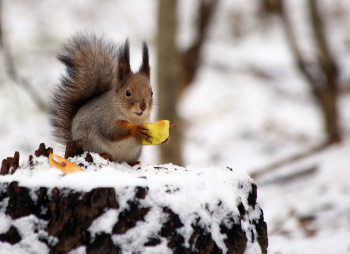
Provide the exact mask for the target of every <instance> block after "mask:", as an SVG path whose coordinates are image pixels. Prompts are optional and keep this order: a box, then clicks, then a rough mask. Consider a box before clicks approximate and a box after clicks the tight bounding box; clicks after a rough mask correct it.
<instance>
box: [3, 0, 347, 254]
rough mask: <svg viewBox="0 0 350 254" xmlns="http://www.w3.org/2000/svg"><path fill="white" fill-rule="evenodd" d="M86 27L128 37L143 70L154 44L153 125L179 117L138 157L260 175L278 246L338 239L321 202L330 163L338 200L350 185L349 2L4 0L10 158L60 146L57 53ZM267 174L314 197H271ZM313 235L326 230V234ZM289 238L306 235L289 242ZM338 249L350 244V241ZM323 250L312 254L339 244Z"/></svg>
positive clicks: (343, 209)
mask: <svg viewBox="0 0 350 254" xmlns="http://www.w3.org/2000/svg"><path fill="white" fill-rule="evenodd" d="M81 30H91V31H97V32H104V33H105V34H107V35H108V36H110V37H112V38H114V39H115V40H117V41H121V42H122V41H123V40H124V39H125V37H129V39H130V43H131V65H132V67H134V68H137V66H139V63H140V61H141V43H142V41H143V40H146V41H147V43H148V44H149V46H150V60H151V70H152V75H151V79H152V80H151V81H152V85H153V87H154V90H155V91H156V93H155V94H156V98H155V100H156V102H155V104H156V106H155V110H154V114H153V116H152V120H154V121H156V120H158V119H169V120H170V121H171V122H172V123H174V124H177V128H173V129H171V141H170V142H169V144H167V145H163V146H161V147H160V148H159V147H147V148H146V149H144V150H145V152H144V154H143V157H142V161H145V162H148V163H158V162H159V163H169V162H171V163H174V164H179V165H194V166H197V167H210V166H221V167H226V166H229V167H232V168H233V169H243V170H246V171H247V172H248V173H250V175H251V176H253V177H254V178H255V179H256V180H257V181H258V186H259V181H261V186H262V187H261V189H260V191H261V193H260V195H261V197H259V198H260V203H261V204H262V207H263V209H264V211H265V216H266V219H267V222H268V226H269V233H271V236H272V238H270V239H272V241H271V242H270V243H271V245H273V246H274V247H271V248H272V250H274V251H275V252H273V253H279V251H282V252H281V253H303V252H300V251H299V250H302V249H303V248H305V246H308V248H309V247H310V248H311V246H313V245H312V244H315V243H316V242H320V241H323V242H324V243H325V244H326V247H325V246H323V247H322V248H321V247H320V249H323V251H326V250H328V249H327V246H328V245H329V246H331V245H333V244H334V241H332V242H329V241H328V242H327V241H324V238H327V237H326V236H328V235H327V234H329V235H334V231H331V229H330V228H332V230H333V229H334V227H332V226H330V224H331V223H330V222H329V223H330V224H326V225H323V220H322V218H327V216H330V214H329V213H327V212H321V214H320V215H319V214H318V212H319V209H321V208H322V207H323V205H324V204H323V203H322V202H324V201H322V202H321V201H320V200H316V199H315V198H314V197H315V196H317V195H318V194H317V193H319V192H318V191H320V193H321V192H322V191H321V190H323V189H324V188H325V187H324V186H328V185H327V184H326V183H325V181H326V180H329V181H331V180H330V179H333V178H332V177H333V176H334V175H332V177H330V176H329V175H328V174H323V173H320V172H324V171H326V170H327V172H330V171H331V172H333V174H338V175H337V178H336V179H337V182H336V183H335V184H336V185H337V186H341V188H340V187H339V188H340V189H341V191H340V193H341V194H339V193H338V192H337V193H338V194H339V195H340V196H339V195H338V194H334V195H330V196H329V202H331V203H332V202H333V201H334V202H335V204H336V203H337V202H338V200H339V199H342V202H343V201H344V200H343V198H344V197H343V196H342V195H346V194H347V195H348V194H349V193H350V185H349V184H347V183H346V182H342V181H344V180H339V179H346V177H348V176H350V175H349V173H343V172H344V171H345V170H344V169H347V171H350V168H349V166H348V165H349V162H350V160H349V159H347V158H348V155H349V154H350V138H349V136H350V124H349V123H350V2H349V1H346V0H250V1H243V0H158V1H157V0H147V1H141V0H130V1H127V2H126V1H117V0H115V1H108V0H99V1H98V0H76V1H58V0H46V1H25V0H15V1H10V0H0V48H1V49H0V64H1V66H2V68H1V69H0V119H1V120H0V159H3V158H5V157H7V156H12V155H13V153H14V151H16V150H18V151H20V153H21V159H22V160H26V158H27V156H28V155H29V154H32V153H33V152H34V150H35V149H37V147H38V145H39V143H41V142H45V143H46V145H48V146H51V147H53V148H54V150H55V151H56V152H58V153H59V152H62V151H63V150H62V147H60V146H59V145H57V143H55V141H54V140H53V138H52V135H51V133H50V127H49V124H48V119H47V115H46V114H47V107H48V103H49V101H50V91H51V90H52V88H53V86H54V85H55V84H56V83H57V82H58V80H59V77H60V74H61V73H63V71H64V68H63V66H62V65H61V64H60V63H59V62H58V60H56V58H55V56H56V54H57V52H58V50H59V49H60V47H61V45H62V43H63V42H64V41H65V40H66V39H67V38H68V37H69V36H71V35H72V34H73V33H75V32H77V31H81ZM159 151H160V152H159ZM346 154H347V155H346ZM324 158H326V159H324ZM326 160H327V162H328V161H332V163H330V164H327V163H323V162H324V161H326ZM282 171H283V172H284V173H280V172H282ZM339 172H341V173H339ZM317 174H318V175H317ZM344 174H345V175H344ZM316 176H317V177H316ZM281 179H282V180H281ZM317 179H318V180H317ZM303 181H305V182H303ZM316 181H318V182H316ZM271 182H273V183H274V184H276V182H277V183H278V184H280V183H282V182H283V184H285V183H286V182H287V183H289V185H288V186H289V187H286V189H285V191H286V192H287V191H288V193H289V192H290V189H289V188H292V187H293V189H294V187H300V186H299V185H293V183H295V184H301V183H303V184H304V185H303V186H305V185H307V186H308V185H310V184H314V186H315V187H314V189H312V190H311V191H310V192H306V193H309V194H310V199H312V200H313V201H314V202H316V203H317V204H315V203H312V202H311V201H310V200H307V201H306V200H303V201H301V203H298V202H299V201H300V200H299V199H300V195H301V192H297V193H294V194H293V196H291V197H290V198H289V199H288V200H289V202H290V203H288V204H287V205H286V204H284V203H283V202H282V201H281V200H280V199H281V197H277V196H276V199H274V198H273V197H272V195H273V193H276V192H280V190H281V188H282V187H281V185H278V186H277V187H276V185H273V186H271ZM333 183H334V182H333ZM265 185H266V186H267V187H266V186H265ZM259 188H260V187H259ZM283 188H284V187H283ZM329 188H331V187H329ZM276 190H277V191H276ZM302 190H303V189H302V188H301V189H300V190H299V191H302ZM282 192H283V191H282ZM322 193H323V192H322ZM337 195H338V196H337ZM305 196H307V197H308V195H307V194H306V195H305ZM335 197H336V198H335ZM339 197H341V198H339ZM278 198H279V199H278ZM338 198H339V199H338ZM272 200H274V201H275V203H274V205H272V204H270V203H269V202H268V201H272ZM326 200H327V199H326ZM345 200H346V201H347V200H348V199H345ZM309 201H310V202H311V203H309V205H307V207H308V208H305V203H308V202H309ZM281 202H282V203H281ZM348 203H350V202H348ZM327 204H328V203H327ZM332 204H333V203H332ZM264 205H265V208H264ZM328 205H329V204H328ZM301 207H302V208H301ZM315 207H316V208H315ZM326 207H329V206H326ZM332 207H333V206H332ZM299 208H300V209H301V210H300V209H299ZM316 210H317V211H316ZM325 210H327V209H325ZM331 210H332V209H331ZM321 211H323V210H321ZM332 211H333V212H334V213H337V216H339V217H341V219H339V220H338V221H337V223H338V224H339V225H340V224H341V225H342V226H341V227H340V228H341V232H342V233H340V235H341V237H340V238H339V239H346V237H348V236H349V231H350V226H349V225H350V208H349V205H347V206H346V205H345V206H344V205H341V206H337V205H334V209H333V210H332ZM334 213H332V216H333V215H334ZM338 213H340V214H338ZM344 222H345V224H344ZM337 223H335V224H337ZM332 225H334V223H333V224H332ZM321 229H325V231H322V230H321ZM327 229H329V230H328V231H327ZM336 229H337V230H338V229H339V228H337V227H336ZM317 231H320V232H325V233H323V235H322V234H318V235H321V238H320V237H319V238H317V237H315V235H316V232H317ZM292 236H293V237H294V238H293V239H294V240H295V239H299V240H300V241H299V243H301V244H299V245H293V246H292V245H291V244H290V242H293V241H290V239H292V238H291V237H292ZM298 237H299V238H298ZM305 237H306V238H305ZM307 237H314V238H312V239H309V238H307ZM322 237H324V238H322ZM305 239H306V240H305ZM327 239H328V240H329V237H328V238H327ZM287 243H288V244H287ZM308 244H309V245H308ZM327 244H328V245H327ZM339 246H344V249H341V250H342V251H343V250H347V251H348V252H346V253H349V251H350V246H349V245H348V246H345V245H344V244H343V245H339ZM288 248H289V249H288ZM339 248H340V247H339ZM320 249H317V248H316V249H315V250H316V252H315V253H330V252H320ZM286 250H288V251H290V252H284V251H286ZM304 253H305V252H304ZM310 253H311V252H310ZM333 253H336V252H333ZM338 253H341V252H338ZM344 253H345V252H344Z"/></svg>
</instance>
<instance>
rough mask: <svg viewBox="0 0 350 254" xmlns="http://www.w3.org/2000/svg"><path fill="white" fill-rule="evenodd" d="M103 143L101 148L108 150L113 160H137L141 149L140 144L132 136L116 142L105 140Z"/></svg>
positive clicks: (128, 161) (129, 161)
mask: <svg viewBox="0 0 350 254" xmlns="http://www.w3.org/2000/svg"><path fill="white" fill-rule="evenodd" d="M103 145H104V146H105V147H103V148H104V149H103V150H105V151H108V154H109V155H111V156H112V157H113V160H116V161H125V162H127V163H132V162H135V161H137V160H138V158H139V157H140V155H141V151H142V146H141V145H140V144H139V143H138V142H137V141H136V139H135V138H133V137H131V138H127V139H124V140H121V141H117V142H110V141H107V142H105V143H104V144H103Z"/></svg>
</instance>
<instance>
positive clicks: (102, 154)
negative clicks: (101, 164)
mask: <svg viewBox="0 0 350 254" xmlns="http://www.w3.org/2000/svg"><path fill="white" fill-rule="evenodd" d="M100 156H101V157H102V158H104V159H106V160H110V161H113V157H112V156H111V155H109V154H108V153H100Z"/></svg>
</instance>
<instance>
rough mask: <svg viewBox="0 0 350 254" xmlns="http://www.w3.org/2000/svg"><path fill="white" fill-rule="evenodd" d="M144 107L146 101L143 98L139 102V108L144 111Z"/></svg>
mask: <svg viewBox="0 0 350 254" xmlns="http://www.w3.org/2000/svg"><path fill="white" fill-rule="evenodd" d="M146 108H147V106H146V102H145V100H142V102H141V104H140V109H141V110H142V111H144V110H146Z"/></svg>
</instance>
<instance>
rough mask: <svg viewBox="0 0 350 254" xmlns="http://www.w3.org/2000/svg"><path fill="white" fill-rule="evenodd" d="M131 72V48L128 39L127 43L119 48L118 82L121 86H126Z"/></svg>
mask: <svg viewBox="0 0 350 254" xmlns="http://www.w3.org/2000/svg"><path fill="white" fill-rule="evenodd" d="M130 72H131V70H130V48H129V40H128V39H126V40H125V43H124V44H123V45H122V46H120V47H119V51H118V80H119V82H120V85H121V86H123V85H124V84H125V81H126V79H127V76H128V74H129V73H130Z"/></svg>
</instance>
